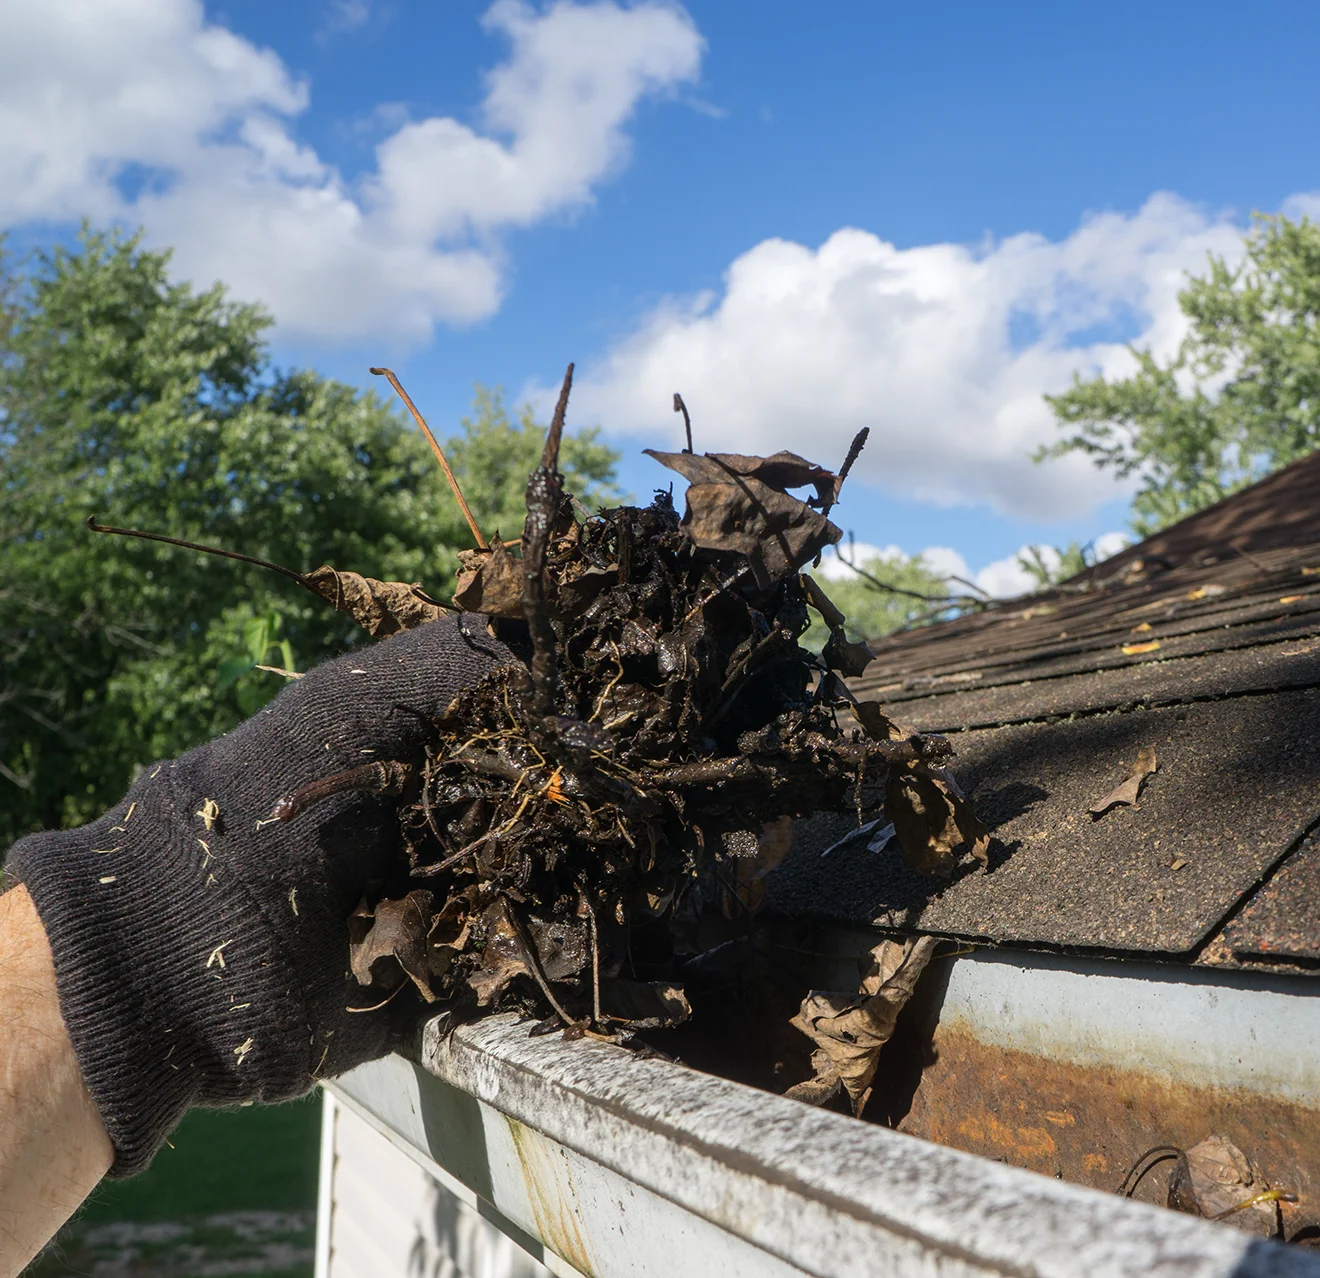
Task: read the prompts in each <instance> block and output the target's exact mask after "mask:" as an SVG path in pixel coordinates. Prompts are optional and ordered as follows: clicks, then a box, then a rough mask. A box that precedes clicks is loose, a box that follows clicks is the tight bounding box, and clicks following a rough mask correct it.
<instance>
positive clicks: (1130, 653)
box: [1120, 639, 1160, 657]
mask: <svg viewBox="0 0 1320 1278" xmlns="http://www.w3.org/2000/svg"><path fill="white" fill-rule="evenodd" d="M1159 646H1160V641H1159V640H1158V639H1147V640H1146V642H1145V643H1125V644H1124V645H1123V647H1122V648H1121V649H1120V651H1121V652H1122V653H1123V655H1124V656H1126V657H1136V656H1139V655H1140V654H1141V653H1143V652H1157V651H1158V650H1159Z"/></svg>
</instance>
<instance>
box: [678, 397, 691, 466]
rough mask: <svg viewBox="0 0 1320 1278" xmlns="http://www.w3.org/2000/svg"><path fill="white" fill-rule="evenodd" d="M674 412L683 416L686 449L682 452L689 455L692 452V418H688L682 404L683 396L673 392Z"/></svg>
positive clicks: (685, 406)
mask: <svg viewBox="0 0 1320 1278" xmlns="http://www.w3.org/2000/svg"><path fill="white" fill-rule="evenodd" d="M674 412H676V413H682V414H683V429H684V430H685V431H686V432H687V447H686V448H685V449H684V450H683V451H684V452H685V453H690V452H691V451H692V418H690V417H689V416H688V410H687V405H686V404H685V403H684V402H683V396H682V395H680V394H679V393H678V392H677V391H675V392H674Z"/></svg>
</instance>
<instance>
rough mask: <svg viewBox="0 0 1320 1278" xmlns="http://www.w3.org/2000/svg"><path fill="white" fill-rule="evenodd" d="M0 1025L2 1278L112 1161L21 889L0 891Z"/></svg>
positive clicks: (39, 931)
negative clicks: (2, 892)
mask: <svg viewBox="0 0 1320 1278" xmlns="http://www.w3.org/2000/svg"><path fill="white" fill-rule="evenodd" d="M0 1026H3V1033H0V1275H8V1274H14V1273H17V1272H18V1271H19V1270H20V1269H21V1268H22V1267H23V1266H24V1265H25V1264H26V1263H27V1262H28V1261H29V1260H30V1259H31V1258H32V1256H34V1255H35V1254H36V1253H37V1251H39V1250H40V1249H41V1247H42V1246H43V1245H44V1244H45V1242H46V1240H47V1239H49V1238H50V1237H51V1236H53V1235H54V1233H55V1231H56V1230H57V1229H58V1228H59V1227H60V1225H61V1224H63V1223H64V1221H65V1220H67V1219H68V1218H69V1216H71V1215H72V1214H73V1212H74V1211H75V1209H76V1208H77V1207H78V1205H79V1204H80V1203H81V1202H82V1200H83V1199H84V1198H85V1197H86V1196H87V1194H88V1193H89V1192H90V1191H91V1190H92V1188H93V1187H94V1186H95V1185H96V1182H97V1181H99V1180H100V1179H101V1177H102V1176H103V1175H104V1174H105V1173H106V1171H107V1170H108V1169H109V1167H110V1164H111V1161H112V1159H113V1156H114V1151H113V1149H112V1147H111V1143H110V1139H109V1137H108V1136H107V1134H106V1130H105V1127H104V1125H103V1124H102V1122H101V1119H100V1116H99V1114H98V1112H97V1109H96V1106H95V1104H94V1102H93V1100H92V1097H91V1094H90V1093H89V1091H88V1089H87V1087H86V1085H85V1083H84V1081H83V1077H82V1073H81V1071H80V1069H79V1067H78V1061H77V1058H76V1057H75V1055H74V1051H73V1047H72V1044H71V1043H70V1040H69V1036H68V1033H67V1031H66V1029H65V1025H64V1022H63V1020H62V1018H61V1015H60V1007H59V999H58V996H57V993H56V986H55V968H54V963H53V961H52V958H51V952H50V947H49V946H48V944H47V941H46V934H45V931H44V929H43V928H42V926H41V922H40V920H39V918H38V916H37V912H36V909H35V907H34V906H33V904H32V900H31V897H30V896H29V895H28V892H27V889H26V888H24V887H22V886H19V887H16V888H14V889H12V890H11V891H9V892H6V893H4V894H3V895H0Z"/></svg>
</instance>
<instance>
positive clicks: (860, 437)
mask: <svg viewBox="0 0 1320 1278" xmlns="http://www.w3.org/2000/svg"><path fill="white" fill-rule="evenodd" d="M870 437H871V428H870V427H869V426H863V427H862V429H861V430H859V431H858V432H857V434H855V435H854V436H853V440H852V443H851V444H849V445H848V455H847V456H846V457H845V458H844V459H843V465H842V466H840V467H839V473H838V476H837V477H836V478H835V480H834V499H833V500H832V501H830V502H827V503H826V505H825V508H824V509H823V510H822V511H821V514H822V515H828V514H829V513H830V511H831V510H833V509H834V507H835V504H836V503H837V502H838V500H839V492H840V490H841V489H842V488H843V481H844V480H845V479H847V478H848V472H849V471H850V470H852V468H853V462H855V461H856V460H857V458H858V457H859V456H860V455H861V451H862V449H863V448H865V447H866V441H867V440H868V439H869V438H870Z"/></svg>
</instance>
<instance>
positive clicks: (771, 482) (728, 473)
mask: <svg viewBox="0 0 1320 1278" xmlns="http://www.w3.org/2000/svg"><path fill="white" fill-rule="evenodd" d="M644 451H645V452H646V454H647V455H648V456H650V457H654V458H655V459H656V461H658V462H659V463H660V464H661V465H662V466H668V467H669V469H670V470H676V471H678V473H679V474H680V475H682V476H683V478H684V479H686V480H687V481H688V483H690V484H724V483H728V482H729V481H730V479H733V478H747V479H755V480H757V481H758V482H760V483H762V484H765V485H766V486H767V487H769V488H774V489H777V490H778V491H779V492H781V493H782V492H787V491H788V489H790V488H808V487H810V488H815V490H816V500H817V502H818V503H820V504H822V505H832V504H833V503H834V501H835V500H836V498H837V497H838V495H839V493H838V483H839V481H838V477H837V476H836V475H835V474H834V472H833V471H829V470H826V469H825V467H824V466H817V465H816V463H815V462H809V461H807V459H806V458H805V457H799V456H798V455H797V454H796V453H790V452H778V453H775V454H773V455H772V456H770V457H749V456H745V455H744V454H742V453H661V452H657V451H655V450H654V449H651V448H647V449H645V450H644Z"/></svg>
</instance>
